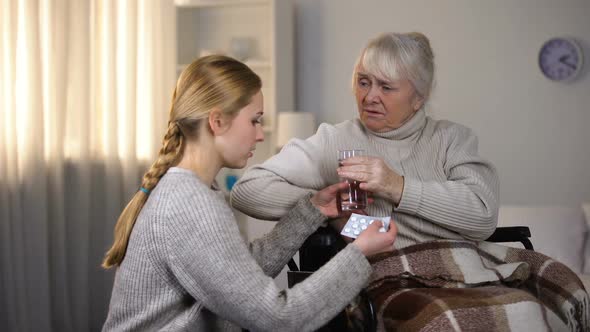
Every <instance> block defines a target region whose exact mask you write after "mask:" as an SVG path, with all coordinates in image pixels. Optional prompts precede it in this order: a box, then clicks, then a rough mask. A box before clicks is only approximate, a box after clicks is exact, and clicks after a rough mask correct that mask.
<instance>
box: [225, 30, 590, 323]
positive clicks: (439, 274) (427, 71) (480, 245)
mask: <svg viewBox="0 0 590 332" xmlns="http://www.w3.org/2000/svg"><path fill="white" fill-rule="evenodd" d="M433 76H434V56H433V52H432V49H431V47H430V43H429V41H428V39H427V38H426V37H425V36H424V35H423V34H420V33H405V34H403V33H386V34H382V35H380V36H378V37H376V38H375V39H373V40H371V41H370V42H369V43H368V45H367V46H366V47H365V48H364V49H363V50H362V52H361V54H360V56H359V58H358V60H357V62H356V65H355V67H354V73H353V91H354V95H355V97H356V102H357V108H358V113H359V117H358V118H357V119H353V120H349V121H345V122H343V123H340V124H337V125H329V124H322V125H321V126H320V127H319V129H318V131H317V133H316V134H315V135H313V136H312V137H310V138H308V139H306V140H298V139H294V140H291V141H290V142H289V143H288V144H287V145H286V146H285V147H284V148H283V149H282V150H281V152H280V153H279V154H277V155H275V156H274V157H272V158H270V159H269V160H267V161H266V162H264V163H263V164H261V165H258V166H254V167H252V168H251V169H250V170H248V171H247V172H246V174H244V176H243V177H242V179H241V180H240V181H239V182H238V183H237V184H236V185H235V187H234V189H233V190H232V200H231V202H232V205H233V206H234V207H235V208H238V209H240V210H242V211H244V212H245V213H247V214H249V215H251V216H253V217H256V218H259V219H268V220H272V219H278V218H280V217H281V216H283V215H285V214H286V213H287V212H288V211H289V210H290V209H291V208H292V207H293V206H295V204H296V203H297V202H298V200H299V199H300V198H301V197H302V196H304V195H306V194H308V192H310V191H317V190H320V189H321V188H324V187H326V186H327V185H330V184H333V183H336V182H338V181H339V179H340V178H349V179H353V180H357V181H361V182H362V183H361V185H360V186H361V188H362V189H365V190H367V191H369V192H371V193H372V195H373V198H374V202H373V204H371V205H369V206H368V207H367V209H366V212H367V213H368V214H369V215H371V216H392V217H393V219H394V220H396V222H397V227H398V237H397V240H396V242H395V246H396V248H398V249H401V250H397V251H395V252H394V253H393V254H387V255H378V256H376V257H374V258H373V259H372V260H371V261H372V265H373V267H374V272H373V275H372V277H371V280H370V284H369V286H368V291H369V295H370V296H371V297H372V299H373V301H374V302H375V303H376V305H377V306H378V310H377V312H378V320H379V329H381V330H383V329H385V330H403V331H414V330H422V329H425V330H435V331H445V330H455V331H456V330H480V331H487V330H494V331H498V330H502V331H505V330H516V331H518V330H531V331H532V330H534V331H541V330H547V329H550V330H559V331H561V330H567V329H570V330H584V331H585V330H588V329H589V328H590V327H589V325H590V323H589V317H590V313H589V308H588V303H589V299H588V294H587V293H586V291H585V290H584V288H583V285H582V283H581V281H580V280H579V279H578V278H577V276H576V275H575V274H574V273H573V272H572V271H571V270H569V269H568V268H567V267H565V266H564V265H563V264H561V263H558V262H555V261H553V260H551V259H549V258H548V257H546V256H543V255H541V254H539V253H535V252H532V251H528V250H522V249H514V248H507V247H504V246H500V245H497V244H492V243H488V242H485V241H483V240H485V239H487V238H488V237H489V236H490V235H491V234H492V233H493V232H494V230H495V228H496V224H497V215H498V176H497V173H496V169H495V168H494V166H493V165H492V164H491V163H490V162H489V161H487V160H486V159H484V158H482V157H480V156H479V154H478V147H477V144H478V143H477V137H476V136H475V134H474V133H473V131H472V130H470V129H469V128H467V127H465V126H462V125H460V124H456V123H453V122H450V121H445V120H434V119H432V118H431V117H428V116H427V115H426V113H425V110H424V106H425V104H426V103H427V101H428V97H429V96H430V94H431V89H432V82H433ZM352 148H354V149H364V150H365V151H366V154H367V155H368V156H369V157H353V158H349V159H345V160H344V161H343V162H342V163H341V165H339V164H338V160H337V158H336V155H337V153H336V152H337V150H342V149H352ZM481 317H485V319H481Z"/></svg>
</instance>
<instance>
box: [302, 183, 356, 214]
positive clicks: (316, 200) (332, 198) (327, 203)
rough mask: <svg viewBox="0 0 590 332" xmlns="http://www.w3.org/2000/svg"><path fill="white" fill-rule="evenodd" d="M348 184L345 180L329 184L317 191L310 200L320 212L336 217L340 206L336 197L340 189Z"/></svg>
mask: <svg viewBox="0 0 590 332" xmlns="http://www.w3.org/2000/svg"><path fill="white" fill-rule="evenodd" d="M347 187H348V185H347V184H346V183H345V182H340V183H336V184H333V185H331V186H328V187H326V188H324V189H322V190H320V191H318V192H316V193H315V195H313V196H312V197H311V199H310V202H311V204H312V205H313V206H315V207H316V208H317V209H318V210H320V212H321V213H322V214H323V215H324V216H326V217H328V218H334V217H338V214H339V213H338V206H337V203H336V202H337V200H336V197H337V195H338V191H339V190H342V189H345V188H347Z"/></svg>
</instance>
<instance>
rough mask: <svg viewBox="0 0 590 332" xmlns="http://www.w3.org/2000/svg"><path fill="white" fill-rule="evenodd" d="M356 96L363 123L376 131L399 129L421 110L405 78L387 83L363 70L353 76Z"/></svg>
mask: <svg viewBox="0 0 590 332" xmlns="http://www.w3.org/2000/svg"><path fill="white" fill-rule="evenodd" d="M355 79H356V83H355V84H356V87H355V97H356V102H357V107H358V111H359V116H360V119H361V121H362V122H363V124H364V125H365V126H366V127H367V128H368V129H370V130H372V131H375V132H385V131H389V130H393V129H397V128H399V127H401V126H402V125H403V124H404V123H405V122H406V121H408V120H409V119H410V118H411V117H412V116H413V115H414V114H415V113H416V111H418V110H419V109H420V107H422V98H420V97H419V96H418V94H417V93H416V89H414V86H413V85H412V83H411V82H410V81H408V80H406V79H401V80H397V81H386V80H382V79H380V78H377V77H375V76H373V75H371V74H368V73H367V72H365V71H364V68H363V67H362V65H359V67H358V68H357V73H356V78H355Z"/></svg>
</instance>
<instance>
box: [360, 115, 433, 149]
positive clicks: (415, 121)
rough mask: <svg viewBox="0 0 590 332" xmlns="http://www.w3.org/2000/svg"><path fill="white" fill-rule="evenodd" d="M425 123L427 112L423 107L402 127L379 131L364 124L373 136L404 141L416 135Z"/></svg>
mask: <svg viewBox="0 0 590 332" xmlns="http://www.w3.org/2000/svg"><path fill="white" fill-rule="evenodd" d="M359 122H360V120H359ZM425 123H426V112H425V111H424V109H423V108H422V109H420V110H418V112H416V113H415V114H414V116H412V117H411V118H410V120H408V121H407V122H406V123H404V124H403V125H402V126H401V127H399V128H397V129H393V130H390V131H385V132H382V133H378V132H375V131H372V130H370V129H368V128H367V127H365V126H364V125H363V127H364V128H365V130H366V131H367V132H368V133H370V134H371V135H373V136H377V137H380V138H383V139H386V140H394V141H403V140H407V139H409V138H411V137H412V136H415V134H416V133H418V132H419V131H420V130H421V129H422V128H423V127H424V124H425Z"/></svg>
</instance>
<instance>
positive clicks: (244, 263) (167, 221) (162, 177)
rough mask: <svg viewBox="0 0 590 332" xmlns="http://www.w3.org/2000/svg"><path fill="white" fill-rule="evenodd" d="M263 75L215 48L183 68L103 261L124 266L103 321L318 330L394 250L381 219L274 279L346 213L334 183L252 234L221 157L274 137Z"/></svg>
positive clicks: (241, 160)
mask: <svg viewBox="0 0 590 332" xmlns="http://www.w3.org/2000/svg"><path fill="white" fill-rule="evenodd" d="M260 89H261V81H260V78H259V77H258V76H257V75H256V74H255V73H254V72H252V71H251V70H250V69H249V68H248V67H247V66H246V65H244V64H243V63H241V62H239V61H236V60H234V59H231V58H228V57H224V56H207V57H203V58H200V59H198V60H196V61H195V62H193V63H192V64H191V65H190V66H188V68H187V69H186V70H185V71H184V72H183V73H182V74H181V76H180V78H179V80H178V83H177V86H176V90H175V92H174V95H173V98H172V106H171V110H170V119H169V125H168V131H167V133H166V135H165V137H164V142H163V146H162V148H161V150H160V153H159V157H158V160H157V161H156V162H155V163H154V164H153V165H152V166H151V168H150V170H149V171H148V172H147V173H146V174H145V175H144V177H143V181H142V186H141V189H140V190H139V191H138V192H137V194H136V195H135V196H134V197H133V199H132V200H131V202H130V203H129V204H128V205H127V207H126V208H125V210H124V211H123V213H122V214H121V216H120V217H119V220H118V222H117V225H116V227H115V240H114V244H113V246H112V248H111V249H110V250H109V251H108V252H107V254H106V257H105V259H104V262H103V266H104V267H105V268H111V267H117V274H116V277H115V283H114V286H113V293H112V297H111V303H110V308H109V314H108V317H107V320H106V322H105V325H104V327H103V330H105V331H128V330H141V331H144V330H196V331H214V330H223V331H228V330H229V331H231V330H236V331H239V330H240V328H245V329H249V330H253V331H260V330H266V331H271V330H272V331H279V330H280V331H293V330H304V331H309V330H313V329H316V328H318V327H320V326H321V325H323V324H325V323H326V322H328V321H329V320H330V319H331V318H333V317H334V316H335V315H336V314H337V313H338V312H339V311H340V310H342V309H343V308H344V307H345V305H346V304H347V303H348V302H350V301H351V300H352V299H353V298H354V297H355V296H356V295H357V293H358V292H359V291H360V290H361V288H362V287H363V286H364V285H365V284H366V282H367V280H368V277H369V274H370V273H371V267H370V265H369V263H368V261H367V259H366V258H365V256H368V255H372V254H376V253H379V252H383V251H391V250H392V249H393V243H394V240H395V237H396V227H395V225H393V224H392V225H391V226H390V230H389V231H388V232H387V233H380V232H379V231H378V229H379V227H380V223H373V224H372V225H371V226H370V227H369V228H368V229H367V230H366V231H365V232H363V233H362V234H361V235H360V236H359V237H358V238H357V239H356V241H354V242H353V243H351V244H349V245H348V246H347V247H346V248H345V249H344V250H342V251H341V252H340V253H339V254H338V255H336V256H335V257H334V258H333V259H332V260H331V261H330V262H329V263H328V264H326V265H325V266H324V267H323V268H322V269H320V270H318V271H317V272H315V273H314V274H313V275H312V276H310V277H309V278H307V279H306V280H305V281H303V282H301V283H299V284H297V285H296V286H295V287H293V288H291V289H287V290H281V289H278V288H277V287H276V285H275V283H274V281H273V279H272V278H273V277H274V276H276V275H277V274H278V273H279V272H280V271H281V269H282V268H283V267H284V266H285V265H286V263H287V261H288V260H289V259H290V258H291V257H292V256H293V255H294V254H295V252H296V251H297V249H298V248H299V247H300V245H301V244H302V243H303V241H304V240H305V239H306V238H307V237H308V236H309V235H310V234H312V233H313V232H314V231H315V230H316V229H317V228H318V227H319V226H320V225H321V224H322V223H323V222H324V221H326V220H327V219H328V218H332V217H336V216H337V215H338V212H337V208H336V193H337V191H338V189H339V188H341V187H342V186H341V184H336V185H331V186H328V187H327V188H325V189H322V190H319V191H317V192H315V193H311V192H310V193H308V194H307V195H305V196H304V197H302V198H301V199H300V200H299V201H298V203H297V204H296V206H295V207H294V208H293V209H292V210H291V211H290V212H289V213H287V214H286V215H285V216H284V217H283V218H282V219H281V220H280V221H279V222H278V223H277V225H276V226H275V228H274V229H273V230H272V231H271V232H270V233H269V234H267V235H266V236H265V237H263V238H261V239H259V240H256V241H254V242H252V243H250V244H247V243H245V242H244V240H243V239H242V238H241V236H240V234H239V231H238V227H237V224H236V222H235V218H234V215H233V213H232V211H231V209H230V207H229V206H228V204H227V203H226V201H225V199H224V197H223V195H222V193H220V192H219V191H216V190H215V189H213V188H212V185H213V182H214V178H215V176H216V174H217V173H218V172H219V170H220V169H221V168H222V167H229V168H242V167H244V166H245V165H246V162H247V160H248V158H250V157H252V153H253V151H254V149H255V148H256V144H257V143H258V142H261V141H262V140H263V139H264V134H263V132H262V128H261V125H260V121H261V117H262V115H263V96H262V93H261V90H260Z"/></svg>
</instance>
